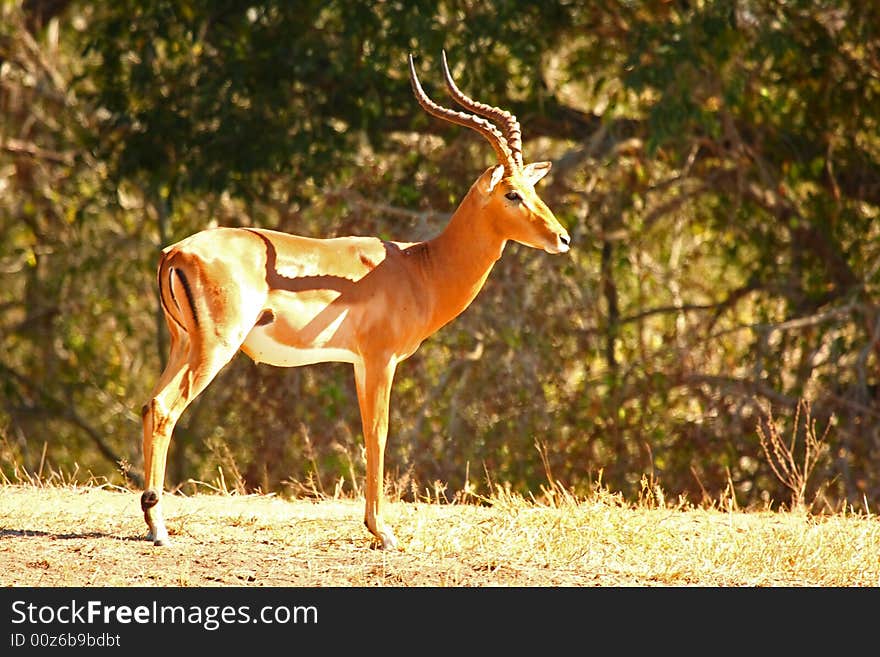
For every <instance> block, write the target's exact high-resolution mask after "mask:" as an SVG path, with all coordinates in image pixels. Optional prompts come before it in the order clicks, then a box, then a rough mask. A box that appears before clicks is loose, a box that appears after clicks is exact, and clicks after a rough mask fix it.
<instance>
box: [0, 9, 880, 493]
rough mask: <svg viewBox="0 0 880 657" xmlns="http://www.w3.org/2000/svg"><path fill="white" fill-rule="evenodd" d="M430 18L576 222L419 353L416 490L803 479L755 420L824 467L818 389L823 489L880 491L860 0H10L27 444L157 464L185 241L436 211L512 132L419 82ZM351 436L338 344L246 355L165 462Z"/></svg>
mask: <svg viewBox="0 0 880 657" xmlns="http://www.w3.org/2000/svg"><path fill="white" fill-rule="evenodd" d="M442 48H445V49H446V51H447V53H448V54H449V58H450V61H451V62H452V65H453V67H454V72H455V74H456V76H457V79H458V80H459V81H460V86H461V88H462V89H464V90H466V91H468V92H469V93H471V94H473V95H474V96H476V97H478V98H479V99H482V100H485V101H488V102H491V103H496V104H499V105H502V106H504V107H508V108H510V109H512V110H513V111H514V112H515V113H516V115H517V116H518V117H519V118H520V121H521V122H522V124H523V133H524V137H525V152H526V158H527V159H528V160H538V159H552V160H554V169H553V172H552V174H551V176H550V177H549V178H548V179H547V181H546V182H544V183H542V187H541V193H542V196H543V198H544V199H545V200H546V201H547V203H548V204H549V205H550V206H551V208H553V209H554V211H555V212H556V214H557V216H558V217H559V218H560V220H561V221H562V222H563V223H565V224H566V225H567V226H568V227H569V229H570V231H571V233H572V236H573V242H574V247H575V248H574V249H573V250H572V252H571V254H570V255H568V256H564V257H549V256H546V254H542V253H538V252H535V251H532V250H529V249H526V248H522V247H519V246H517V245H511V246H510V247H508V249H507V251H506V253H505V257H504V258H502V260H501V261H500V262H499V264H498V266H497V268H496V271H495V272H493V275H492V276H491V277H490V279H489V282H488V284H487V285H486V288H485V289H484V291H483V292H482V293H481V295H480V296H479V297H478V299H477V300H476V302H475V303H474V305H473V306H472V307H471V308H470V309H469V310H468V311H467V312H466V313H465V314H464V315H463V316H462V317H460V318H459V319H458V320H457V321H456V322H455V323H453V324H452V325H450V326H449V327H446V328H444V329H443V330H442V331H441V332H440V333H439V334H437V335H436V336H434V338H432V339H431V340H429V341H428V342H426V343H425V344H424V345H423V346H422V348H421V349H420V351H419V352H417V354H416V355H415V356H413V357H412V358H411V359H410V360H409V361H407V362H406V363H405V364H404V365H402V366H401V368H400V369H399V370H398V375H397V379H396V383H395V390H394V395H393V411H392V413H393V415H392V419H391V421H392V429H391V434H392V435H391V437H390V440H389V445H388V453H387V456H388V468H389V470H390V472H389V476H390V478H391V480H392V483H394V484H395V485H396V486H397V488H398V491H399V492H400V493H401V495H402V496H403V497H406V496H407V495H418V494H419V491H420V490H423V489H424V488H425V487H426V486H430V488H431V490H433V491H434V492H435V493H436V491H438V490H442V489H443V487H444V486H445V487H446V488H447V490H448V491H450V493H449V495H450V497H451V496H452V495H453V494H454V493H455V492H460V491H473V490H475V489H476V490H478V489H481V488H485V487H487V486H489V485H492V484H494V483H499V482H507V483H508V484H509V485H510V487H511V488H512V489H514V490H517V491H520V492H523V493H525V492H526V491H529V490H536V489H537V488H538V487H539V486H540V485H541V484H542V482H546V481H547V476H548V473H550V474H551V477H552V481H555V482H559V483H560V485H563V486H564V487H565V488H566V489H569V490H572V491H575V492H576V493H577V492H586V491H588V490H590V488H591V486H592V485H593V484H594V483H595V482H596V481H598V480H601V481H602V484H603V485H604V486H608V487H609V488H610V489H611V490H614V491H620V492H621V493H622V494H623V495H624V496H626V497H629V498H635V497H637V496H640V495H644V494H645V491H650V490H651V486H650V482H652V481H660V482H662V485H663V488H664V489H665V490H666V491H667V492H668V494H670V495H683V496H687V498H688V499H690V500H701V499H707V498H708V499H719V498H724V497H725V496H726V497H727V499H734V500H735V501H736V502H737V503H738V504H740V505H748V504H753V503H770V502H774V501H775V502H779V501H780V500H788V499H789V497H790V495H791V492H792V490H794V487H793V486H792V485H791V484H792V483H795V484H797V483H798V482H796V481H795V482H792V481H789V482H788V483H786V482H785V481H784V479H785V477H784V476H782V477H781V476H779V468H780V466H779V463H780V462H779V460H775V461H774V458H773V457H772V456H773V452H772V451H768V450H767V449H766V448H765V447H764V446H766V442H764V440H763V439H764V438H765V437H767V436H768V435H773V432H776V433H775V435H778V436H783V437H785V440H784V441H783V445H786V444H787V445H788V446H789V448H790V451H791V456H793V457H794V461H793V463H795V464H797V463H801V462H802V461H801V455H802V452H803V450H804V449H808V446H809V445H810V444H812V443H810V442H809V441H808V440H801V441H795V444H793V445H792V443H790V442H786V441H787V440H788V438H787V437H789V436H791V437H792V438H793V439H794V438H797V437H799V436H804V435H805V434H806V433H807V432H809V431H810V425H809V424H807V425H804V414H803V413H802V414H800V416H799V418H800V423H799V424H797V425H796V424H795V420H796V414H795V409H796V408H798V405H799V402H801V400H808V401H809V402H810V409H811V415H810V416H809V417H810V418H811V419H812V420H814V421H815V422H816V423H817V424H818V430H814V431H813V433H814V437H815V434H818V435H819V436H820V437H821V436H824V445H825V446H826V447H827V451H825V452H824V453H823V454H822V458H820V459H818V460H816V461H812V462H811V466H810V469H811V470H812V468H815V471H814V473H813V478H812V482H813V489H812V490H810V491H803V490H802V491H801V497H807V498H808V499H809V500H813V499H819V500H821V501H822V502H823V504H827V505H829V506H830V507H833V508H838V507H839V505H841V504H853V505H856V506H858V507H859V508H864V507H865V505H869V506H871V507H872V508H874V509H876V505H877V504H878V502H880V411H878V409H880V407H878V403H877V401H878V394H880V392H878V358H880V306H878V303H880V273H878V270H880V222H878V213H880V137H878V120H880V9H878V5H877V4H876V3H863V2H849V1H847V0H838V1H836V2H814V1H809V2H808V1H800V0H791V1H788V2H783V1H780V0H727V1H719V2H710V1H705V2H699V1H698V2H660V1H654V2H652V1H648V2H633V1H613V0H607V1H601V2H589V3H586V2H569V1H565V0H546V1H544V2H540V3H520V2H513V1H509V0H498V1H497V2H494V3H483V2H476V1H472V0H440V1H439V2H437V1H431V2H427V1H423V0H414V1H402V0H399V1H395V0H390V1H387V2H375V1H373V0H371V1H370V2H361V1H352V0H344V1H343V0H339V1H336V0H330V1H322V2H317V1H308V0H305V1H301V2H295V3H289V2H260V1H258V0H254V1H252V2H247V3H240V2H234V1H232V0H223V1H213V0H212V1H207V0H191V1H187V0H181V1H179V2H172V1H170V0H145V1H138V2H134V1H133V0H120V1H117V2H103V3H102V2H97V3H94V2H76V1H66V0H12V1H10V0H5V1H4V2H3V3H2V5H0V108H2V109H0V277H2V278H0V281H2V284H0V467H2V469H3V471H4V472H5V473H6V474H7V475H8V476H10V477H12V476H13V475H12V474H11V471H12V470H14V469H15V468H17V467H23V468H26V469H28V470H30V471H31V472H36V471H38V470H41V469H43V468H44V467H54V468H61V469H64V470H66V471H68V472H70V471H73V472H77V471H79V472H83V473H92V474H94V475H97V476H106V477H108V478H109V479H111V480H113V481H121V480H122V477H123V476H128V477H130V478H131V479H132V481H133V482H134V483H137V479H138V476H139V471H140V467H141V456H140V441H141V436H140V422H139V419H140V418H139V411H138V409H139V408H140V406H141V404H143V403H144V401H145V400H146V399H147V397H148V395H149V391H150V389H151V387H152V386H153V384H154V383H155V380H156V378H157V377H158V374H159V371H160V370H161V367H162V363H163V360H164V358H165V354H166V350H167V344H166V337H165V335H164V332H163V331H164V327H163V326H162V322H161V321H160V317H159V315H158V310H157V309H158V304H157V301H156V297H155V291H154V288H155V284H154V278H155V265H156V261H157V256H158V253H159V250H160V248H161V247H162V246H164V245H166V244H168V243H171V242H173V241H176V240H177V239H180V238H182V237H184V236H186V235H187V234H189V233H192V232H194V231H196V230H199V229H202V228H205V227H207V226H209V225H216V224H222V225H259V226H264V227H270V228H277V229H281V230H286V231H290V232H296V233H301V234H307V235H314V236H323V237H330V236H335V235H344V234H379V235H382V236H383V237H388V238H393V239H401V240H417V239H425V238H428V237H430V236H432V235H434V234H436V233H437V232H438V231H439V230H441V228H442V227H443V225H444V223H445V221H446V219H447V218H448V216H449V214H450V213H451V212H452V211H453V210H454V208H455V206H456V204H457V203H458V201H459V200H460V198H461V197H462V196H463V195H464V193H465V192H466V191H467V189H468V187H469V185H470V184H471V182H472V181H473V179H474V178H475V177H476V176H477V175H478V174H479V172H480V171H481V170H482V169H483V167H485V166H486V165H487V164H488V163H490V161H491V158H492V152H491V149H489V148H488V147H487V145H486V144H485V143H484V142H483V141H481V139H480V138H479V137H478V136H476V135H475V134H472V133H471V132H470V131H466V130H463V129H460V128H456V127H454V126H448V125H444V124H442V123H440V122H438V121H435V120H432V119H431V118H430V117H427V116H426V115H425V114H424V112H422V111H421V110H420V108H419V107H418V105H417V104H416V103H415V102H414V101H413V98H412V96H411V92H410V89H409V84H408V80H407V74H406V64H405V62H406V56H407V54H408V53H409V52H413V53H415V54H416V55H417V57H418V67H419V69H420V71H421V74H422V78H423V83H424V84H425V86H426V88H427V90H428V91H429V93H432V95H433V96H434V97H436V98H438V99H441V98H443V97H444V96H443V94H442V93H441V85H440V72H439V55H440V51H441V49H442ZM771 412H772V414H773V419H772V421H771V418H770V414H771ZM759 427H763V428H764V431H763V432H761V431H758V430H757V429H758V428H759ZM826 427H829V429H828V431H827V433H823V431H824V429H825V428H826ZM359 431H360V424H359V416H358V411H357V403H356V396H355V391H354V385H353V379H352V375H351V371H350V367H349V366H347V365H341V364H327V365H318V366H313V367H309V368H297V369H274V368H271V367H267V366H256V365H254V364H253V363H251V362H250V361H249V360H248V359H247V358H246V357H243V356H239V357H237V358H236V359H234V360H233V362H232V363H231V364H230V365H229V366H228V367H227V368H226V369H225V370H224V371H223V372H221V374H220V375H219V377H218V379H217V380H216V381H215V383H214V384H213V385H212V386H211V387H209V389H208V390H207V391H206V392H205V393H204V394H203V395H202V396H200V397H199V398H198V400H197V401H196V402H195V403H194V404H193V405H192V406H191V407H190V409H189V410H188V411H187V413H186V414H185V415H184V417H183V418H182V421H181V423H180V424H179V425H178V429H177V432H176V435H175V440H174V441H173V442H172V447H171V453H170V458H169V470H168V484H169V486H171V487H174V486H177V485H181V484H183V483H185V482H186V481H187V480H188V479H189V478H194V479H200V480H210V479H212V478H213V477H215V476H217V472H218V468H220V472H221V473H223V474H224V476H225V477H226V478H227V479H228V480H230V481H234V482H235V484H236V485H238V486H240V487H242V488H246V489H249V490H253V489H257V488H259V489H261V490H263V491H290V492H302V491H303V490H305V489H308V490H311V491H313V492H315V491H316V492H319V493H320V492H326V493H332V492H333V491H334V490H336V491H338V490H340V489H345V490H349V491H350V490H352V489H357V487H358V485H359V483H358V482H359V477H360V473H361V467H362V461H361V456H360V444H361V439H360V435H359ZM762 445H764V446H762ZM814 455H815V454H814ZM800 474H801V475H802V478H803V475H805V474H806V473H804V472H801V473H800ZM646 481H647V482H648V484H647V485H646ZM433 482H442V483H440V484H438V485H434V483H433Z"/></svg>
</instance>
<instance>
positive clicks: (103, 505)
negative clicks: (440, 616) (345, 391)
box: [0, 487, 651, 587]
mask: <svg viewBox="0 0 880 657" xmlns="http://www.w3.org/2000/svg"><path fill="white" fill-rule="evenodd" d="M163 504H165V505H166V507H165V508H166V511H165V516H166V519H167V523H168V528H169V531H170V533H171V537H172V540H173V546H171V547H169V548H157V547H154V546H153V545H152V543H150V542H148V541H146V540H144V535H145V526H144V523H143V517H142V515H141V513H140V510H139V508H138V496H137V494H135V493H129V492H112V491H107V490H100V489H86V488H83V489H61V488H46V489H38V488H19V487H7V488H4V489H2V490H0V585H2V586H31V587H44V586H87V587H91V586H200V587H202V586H312V587H313V586H487V585H488V586H560V585H561V586H583V585H586V586H596V585H640V584H650V583H651V582H650V581H644V582H643V581H639V580H638V579H637V578H633V577H631V576H626V575H622V574H618V573H614V572H605V573H589V572H581V571H579V570H578V569H577V568H574V567H572V568H568V569H566V568H559V567H555V568H549V567H547V566H542V565H539V564H531V563H524V562H520V563H517V562H515V561H510V560H507V561H504V560H502V559H501V558H499V555H497V554H493V553H491V552H482V553H481V552H478V551H472V550H471V551H466V552H457V551H454V552H453V553H449V551H448V550H447V549H446V548H445V547H444V546H441V547H440V549H433V548H432V546H430V545H425V544H424V543H423V541H419V540H413V537H412V536H408V535H407V531H406V530H407V527H408V526H409V525H411V524H413V523H414V524H415V525H424V524H425V523H434V525H433V527H434V528H435V530H436V531H442V529H443V526H444V523H445V524H446V525H447V527H448V526H449V525H450V524H451V523H456V522H459V521H460V520H458V519H454V518H453V515H455V516H458V515H460V514H461V513H466V514H467V515H468V516H469V517H470V519H471V520H472V521H473V522H475V523H477V524H479V523H480V522H491V517H492V510H491V509H487V508H482V507H452V506H440V505H424V506H422V505H404V504H400V505H391V508H390V509H389V512H390V513H389V515H391V516H392V517H393V516H394V515H398V516H403V520H404V522H403V523H399V526H400V529H398V538H399V539H400V542H401V544H402V545H403V548H402V549H401V550H396V551H382V550H377V549H374V548H373V547H372V545H371V541H370V537H369V534H368V533H367V532H366V530H365V528H364V526H363V523H362V520H361V519H362V517H363V506H362V502H359V501H353V500H343V501H321V502H310V501H301V500H300V501H288V500H281V499H277V498H272V497H236V496H211V495H207V496H198V497H195V498H182V497H167V496H166V498H165V500H163ZM395 507H398V508H395ZM420 507H421V508H420ZM444 516H449V517H447V518H444ZM399 520H400V518H398V522H399ZM401 530H402V531H401ZM408 539H409V540H408ZM453 549H454V548H453Z"/></svg>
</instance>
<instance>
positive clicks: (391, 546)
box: [373, 529, 397, 550]
mask: <svg viewBox="0 0 880 657" xmlns="http://www.w3.org/2000/svg"><path fill="white" fill-rule="evenodd" d="M373 544H374V545H375V546H376V548H377V549H379V550H396V549H397V539H396V538H394V534H392V533H391V530H389V529H386V530H385V531H383V532H382V533H381V534H379V536H376V537H375V538H374V539H373Z"/></svg>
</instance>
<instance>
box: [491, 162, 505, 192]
mask: <svg viewBox="0 0 880 657" xmlns="http://www.w3.org/2000/svg"><path fill="white" fill-rule="evenodd" d="M503 177H504V167H503V166H501V165H500V164H499V165H498V166H496V167H495V168H494V169H492V177H491V178H490V179H489V191H490V192H491V191H492V190H493V189H495V185H497V184H498V183H500V182H501V179H502V178H503Z"/></svg>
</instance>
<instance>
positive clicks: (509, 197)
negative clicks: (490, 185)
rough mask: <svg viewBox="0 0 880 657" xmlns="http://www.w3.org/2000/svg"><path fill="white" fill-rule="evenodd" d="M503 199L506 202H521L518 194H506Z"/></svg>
mask: <svg viewBox="0 0 880 657" xmlns="http://www.w3.org/2000/svg"><path fill="white" fill-rule="evenodd" d="M504 198H506V199H507V200H508V201H522V196H520V195H519V192H507V193H506V194H505V195H504Z"/></svg>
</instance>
